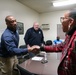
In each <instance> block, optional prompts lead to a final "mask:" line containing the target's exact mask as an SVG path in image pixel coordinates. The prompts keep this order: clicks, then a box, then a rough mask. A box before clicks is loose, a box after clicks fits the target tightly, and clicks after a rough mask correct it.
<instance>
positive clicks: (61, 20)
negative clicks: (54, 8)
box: [60, 17, 72, 22]
mask: <svg viewBox="0 0 76 75" xmlns="http://www.w3.org/2000/svg"><path fill="white" fill-rule="evenodd" d="M69 19H72V18H71V17H60V22H63V20H69Z"/></svg>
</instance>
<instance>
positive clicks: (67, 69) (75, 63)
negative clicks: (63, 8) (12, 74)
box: [44, 31, 76, 75]
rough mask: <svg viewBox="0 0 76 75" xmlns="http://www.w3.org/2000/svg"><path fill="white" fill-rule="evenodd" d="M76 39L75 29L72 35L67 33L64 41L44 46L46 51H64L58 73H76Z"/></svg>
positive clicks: (65, 74) (74, 74) (71, 74)
mask: <svg viewBox="0 0 76 75" xmlns="http://www.w3.org/2000/svg"><path fill="white" fill-rule="evenodd" d="M74 39H76V31H74V33H73V34H72V35H66V38H65V41H64V42H63V43H61V44H59V45H54V46H45V47H44V50H45V51H46V52H62V56H61V59H60V64H59V66H58V75H76V52H75V51H74Z"/></svg>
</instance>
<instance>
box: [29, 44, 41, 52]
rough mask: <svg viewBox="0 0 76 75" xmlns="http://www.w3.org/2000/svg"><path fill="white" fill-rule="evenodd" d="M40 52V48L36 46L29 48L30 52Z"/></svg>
mask: <svg viewBox="0 0 76 75" xmlns="http://www.w3.org/2000/svg"><path fill="white" fill-rule="evenodd" d="M39 50H40V46H37V45H34V46H32V47H28V51H29V52H33V53H38V52H39Z"/></svg>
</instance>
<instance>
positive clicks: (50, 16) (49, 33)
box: [40, 10, 67, 41]
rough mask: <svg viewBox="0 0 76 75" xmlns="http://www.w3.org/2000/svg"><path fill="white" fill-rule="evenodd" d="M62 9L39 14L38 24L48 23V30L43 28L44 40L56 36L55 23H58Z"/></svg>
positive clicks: (52, 38)
mask: <svg viewBox="0 0 76 75" xmlns="http://www.w3.org/2000/svg"><path fill="white" fill-rule="evenodd" d="M65 11H67V10H64V11H56V12H49V13H43V14H40V25H41V24H49V25H50V30H43V32H44V37H45V41H46V40H48V39H49V40H54V39H56V36H57V24H61V23H60V17H61V16H63V14H64V12H65Z"/></svg>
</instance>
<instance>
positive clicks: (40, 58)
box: [32, 56, 43, 61]
mask: <svg viewBox="0 0 76 75" xmlns="http://www.w3.org/2000/svg"><path fill="white" fill-rule="evenodd" d="M42 59H43V57H38V56H35V57H33V58H32V60H35V61H41V60H42Z"/></svg>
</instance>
